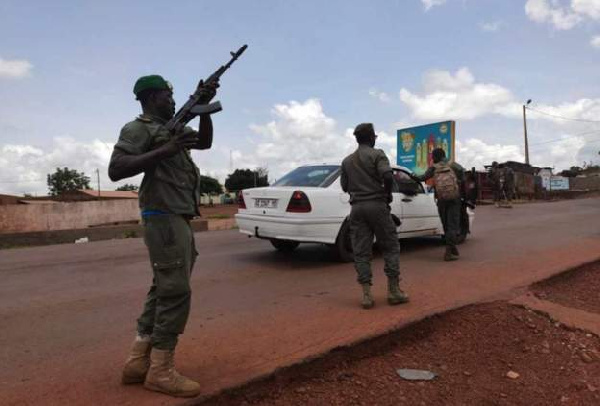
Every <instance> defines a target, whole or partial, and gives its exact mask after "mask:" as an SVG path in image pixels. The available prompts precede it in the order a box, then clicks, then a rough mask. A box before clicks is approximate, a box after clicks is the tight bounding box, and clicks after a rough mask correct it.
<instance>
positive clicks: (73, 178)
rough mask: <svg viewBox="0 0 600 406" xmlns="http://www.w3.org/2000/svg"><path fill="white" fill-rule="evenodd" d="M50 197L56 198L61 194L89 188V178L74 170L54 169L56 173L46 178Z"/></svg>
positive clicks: (65, 168)
mask: <svg viewBox="0 0 600 406" xmlns="http://www.w3.org/2000/svg"><path fill="white" fill-rule="evenodd" d="M46 183H47V184H48V190H49V192H50V196H57V195H59V194H61V193H63V192H66V191H71V190H79V189H89V188H90V178H89V177H87V176H85V173H83V172H81V173H80V172H77V171H76V170H75V169H69V168H67V167H64V168H62V169H61V168H56V172H54V173H53V174H48V175H47V177H46Z"/></svg>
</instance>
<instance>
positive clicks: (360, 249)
mask: <svg viewBox="0 0 600 406" xmlns="http://www.w3.org/2000/svg"><path fill="white" fill-rule="evenodd" d="M354 135H355V136H356V142H357V143H358V148H357V149H356V151H354V153H352V154H350V155H348V156H347V157H346V158H345V159H344V161H343V162H342V170H341V180H340V182H341V186H342V189H343V190H344V192H346V193H349V194H350V205H351V211H350V232H351V239H352V250H353V252H354V266H355V268H356V272H357V274H358V283H359V284H360V285H361V286H362V291H363V298H362V302H361V305H362V307H363V308H364V309H370V308H372V307H373V306H374V305H375V301H374V300H373V296H372V294H371V285H372V272H371V257H372V250H373V237H374V236H376V237H377V243H378V244H379V245H380V246H381V249H382V250H383V259H384V262H385V265H384V271H385V274H386V276H387V278H388V296H387V300H388V303H389V304H391V305H397V304H401V303H406V302H408V296H407V295H406V293H404V292H403V291H402V290H401V289H400V270H399V256H400V243H399V242H398V235H397V234H396V225H395V224H394V221H393V220H392V216H391V213H390V206H389V203H391V201H392V185H393V182H394V180H393V175H392V168H391V167H390V161H389V160H388V158H387V156H386V155H385V152H383V150H381V149H375V148H374V146H375V140H376V139H377V135H376V134H375V129H374V128H373V124H371V123H362V124H359V125H357V126H356V128H355V130H354Z"/></svg>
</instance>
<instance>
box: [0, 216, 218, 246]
mask: <svg viewBox="0 0 600 406" xmlns="http://www.w3.org/2000/svg"><path fill="white" fill-rule="evenodd" d="M191 225H192V229H193V230H194V231H195V232H200V231H207V230H208V221H206V220H193V221H192V222H191ZM143 235H144V227H143V226H142V225H140V224H126V225H121V226H111V227H92V228H84V229H77V230H56V231H36V232H29V233H15V234H10V233H8V234H0V249H4V248H16V247H29V246H36V245H50V244H65V243H71V244H72V243H74V242H75V240H78V239H80V238H84V237H85V238H87V239H88V240H89V241H101V240H112V239H119V238H140V237H143Z"/></svg>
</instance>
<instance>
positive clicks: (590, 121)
mask: <svg viewBox="0 0 600 406" xmlns="http://www.w3.org/2000/svg"><path fill="white" fill-rule="evenodd" d="M525 108H526V109H527V110H531V111H535V112H537V113H539V114H543V115H545V116H550V117H554V118H559V119H561V120H568V121H581V122H584V123H600V120H586V119H584V118H572V117H564V116H559V115H558V114H552V113H547V112H545V111H541V110H538V109H534V108H533V107H527V106H526V107H525Z"/></svg>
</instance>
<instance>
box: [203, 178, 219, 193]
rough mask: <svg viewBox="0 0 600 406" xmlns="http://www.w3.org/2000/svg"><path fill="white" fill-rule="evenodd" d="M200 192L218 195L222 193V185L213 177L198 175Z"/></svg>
mask: <svg viewBox="0 0 600 406" xmlns="http://www.w3.org/2000/svg"><path fill="white" fill-rule="evenodd" d="M200 192H201V193H202V194H203V195H220V194H221V193H223V186H221V184H220V183H219V181H218V180H216V179H215V178H211V177H210V176H204V175H200Z"/></svg>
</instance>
